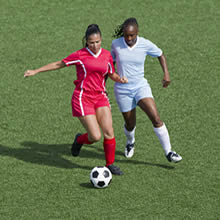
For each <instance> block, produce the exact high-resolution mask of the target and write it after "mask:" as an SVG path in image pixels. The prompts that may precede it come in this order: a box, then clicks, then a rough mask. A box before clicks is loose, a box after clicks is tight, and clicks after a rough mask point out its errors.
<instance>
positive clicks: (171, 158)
mask: <svg viewBox="0 0 220 220" xmlns="http://www.w3.org/2000/svg"><path fill="white" fill-rule="evenodd" d="M166 157H167V160H168V161H169V162H174V163H178V162H180V161H181V160H182V157H181V156H180V155H179V154H177V153H176V152H174V151H170V153H168V154H167V155H166Z"/></svg>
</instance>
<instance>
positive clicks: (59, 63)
mask: <svg viewBox="0 0 220 220" xmlns="http://www.w3.org/2000/svg"><path fill="white" fill-rule="evenodd" d="M65 66H66V65H65V63H64V62H63V61H57V62H53V63H49V64H47V65H45V66H42V67H40V68H38V69H35V70H26V71H25V73H24V77H28V76H34V75H36V74H37V73H40V72H46V71H50V70H57V69H60V68H63V67H65Z"/></svg>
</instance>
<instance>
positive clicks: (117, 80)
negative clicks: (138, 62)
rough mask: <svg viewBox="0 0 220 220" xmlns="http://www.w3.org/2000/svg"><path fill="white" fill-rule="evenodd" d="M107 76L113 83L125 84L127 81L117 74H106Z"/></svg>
mask: <svg viewBox="0 0 220 220" xmlns="http://www.w3.org/2000/svg"><path fill="white" fill-rule="evenodd" d="M108 76H109V77H110V78H111V79H112V80H113V81H115V82H120V83H127V82H128V79H127V78H126V77H124V76H123V77H122V78H121V77H120V76H119V75H118V74H117V73H112V74H108Z"/></svg>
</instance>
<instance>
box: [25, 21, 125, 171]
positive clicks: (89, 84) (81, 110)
mask: <svg viewBox="0 0 220 220" xmlns="http://www.w3.org/2000/svg"><path fill="white" fill-rule="evenodd" d="M83 39H84V41H85V45H84V46H85V47H84V48H82V49H80V50H78V51H76V52H74V53H72V54H70V55H69V56H68V57H66V58H64V59H63V60H61V61H57V62H54V63H50V64H47V65H45V66H43V67H40V68H38V69H35V70H27V71H26V72H25V73H24V77H28V76H33V75H35V74H37V73H39V72H45V71H49V70H56V69H60V68H63V67H66V66H71V65H75V66H76V72H77V79H76V80H75V81H74V84H75V90H74V92H73V96H72V114H73V116H74V117H77V118H78V119H79V120H80V122H81V124H82V125H83V126H84V128H85V129H86V133H84V134H77V135H76V137H75V140H74V142H73V144H72V148H71V152H72V155H73V156H78V155H79V152H80V149H81V147H82V145H83V144H92V143H94V142H97V141H99V140H100V139H101V131H100V128H101V130H102V133H103V135H104V143H103V146H104V152H105V160H106V167H108V168H109V169H110V171H111V172H112V174H115V175H122V174H123V172H122V171H121V170H120V168H119V167H117V166H115V165H114V164H113V163H114V160H115V146H116V141H115V136H114V130H113V126H112V115H111V109H110V104H109V100H108V97H107V95H106V89H105V77H106V76H109V77H110V78H111V79H112V80H114V81H116V82H121V83H127V79H126V78H120V76H119V75H118V74H117V73H115V69H114V65H113V60H112V57H111V54H110V52H109V51H107V50H105V49H103V48H101V42H102V38H101V31H100V29H99V27H98V25H96V24H92V25H89V26H88V28H87V30H86V33H85V36H84V38H83Z"/></svg>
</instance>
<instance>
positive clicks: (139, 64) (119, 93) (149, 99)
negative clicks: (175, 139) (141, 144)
mask: <svg viewBox="0 0 220 220" xmlns="http://www.w3.org/2000/svg"><path fill="white" fill-rule="evenodd" d="M114 36H115V37H116V38H117V39H115V40H113V42H112V49H111V54H112V57H113V60H114V62H116V65H117V72H118V74H119V75H120V77H126V78H127V79H128V83H127V84H121V83H117V82H116V83H115V86H114V91H115V97H116V101H117V103H118V106H119V109H120V111H121V112H122V115H123V117H124V121H125V125H124V132H125V135H126V137H127V142H126V147H125V156H126V157H127V158H131V157H132V156H133V154H134V144H135V128H136V107H137V106H139V107H140V108H141V109H142V110H143V111H144V112H145V113H146V114H147V116H148V117H149V119H150V120H151V121H152V124H153V127H154V128H153V129H154V131H155V133H156V135H157V137H158V138H159V140H160V143H161V145H162V147H163V150H164V152H165V155H166V157H167V159H168V161H170V162H179V161H181V160H182V157H181V156H180V155H178V154H177V153H176V152H174V151H172V150H171V143H170V138H169V134H168V130H167V128H166V125H165V124H164V122H163V121H161V119H160V116H159V114H158V111H157V108H156V104H155V102H154V98H153V95H152V92H151V88H150V85H149V84H148V81H147V80H146V79H145V78H144V63H145V58H146V56H147V55H150V56H152V57H158V60H159V62H160V64H161V67H162V69H163V72H164V77H163V81H162V84H163V87H164V88H166V87H167V86H168V85H169V84H170V76H169V72H168V68H167V63H166V59H165V56H164V55H163V52H162V50H161V49H160V48H158V47H157V46H156V45H155V44H153V43H152V42H151V41H149V40H147V39H145V38H143V37H139V36H138V23H137V21H136V19H135V18H129V19H127V20H125V22H124V23H123V24H122V25H120V26H119V27H118V28H117V29H116V30H115V35H114Z"/></svg>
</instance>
